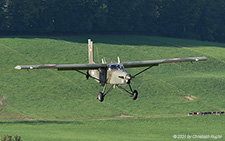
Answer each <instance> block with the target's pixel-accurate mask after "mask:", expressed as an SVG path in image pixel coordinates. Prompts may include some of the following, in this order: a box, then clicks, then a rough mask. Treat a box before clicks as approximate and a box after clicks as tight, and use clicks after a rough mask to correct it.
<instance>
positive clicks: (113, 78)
mask: <svg viewBox="0 0 225 141" xmlns="http://www.w3.org/2000/svg"><path fill="white" fill-rule="evenodd" d="M88 58H89V63H88V64H47V65H18V66H16V67H15V69H17V70H21V69H27V70H29V69H58V71H77V72H79V73H81V74H83V75H85V76H86V79H89V78H92V79H95V80H96V81H97V82H98V83H100V84H101V86H103V90H102V91H101V92H99V93H98V95H97V99H98V100H99V101H100V102H103V101H104V97H105V96H106V95H107V94H108V93H109V92H110V91H111V90H112V89H113V88H115V87H117V88H119V89H122V90H124V91H125V92H127V93H128V94H130V95H131V97H132V99H133V100H136V99H137V97H138V91H137V90H133V89H132V87H131V80H132V79H134V78H135V77H137V76H138V75H140V74H142V73H143V72H145V71H147V70H149V69H150V68H152V67H154V66H158V65H159V64H164V63H174V62H194V61H196V62H197V61H206V60H207V58H206V57H191V58H174V59H164V60H148V61H134V62H120V58H119V57H118V62H117V63H113V62H111V63H106V60H105V58H102V63H95V62H94V47H93V41H92V40H91V39H88ZM135 67H146V68H145V69H143V70H142V71H140V72H138V73H136V74H134V75H131V74H130V73H128V72H127V71H126V70H125V68H135ZM81 70H86V72H83V71H81ZM107 84H111V87H110V88H109V89H108V90H107V91H106V86H107ZM126 84H127V85H128V86H129V89H130V90H127V89H125V88H123V87H121V85H126Z"/></svg>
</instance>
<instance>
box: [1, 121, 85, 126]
mask: <svg viewBox="0 0 225 141" xmlns="http://www.w3.org/2000/svg"><path fill="white" fill-rule="evenodd" d="M1 124H9V125H10V124H28V125H41V124H76V125H81V124H84V122H82V121H44V120H40V121H5V122H4V121H1V122H0V125H1Z"/></svg>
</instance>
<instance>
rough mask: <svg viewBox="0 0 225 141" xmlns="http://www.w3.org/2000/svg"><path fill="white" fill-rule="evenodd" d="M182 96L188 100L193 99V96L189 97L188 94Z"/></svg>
mask: <svg viewBox="0 0 225 141" xmlns="http://www.w3.org/2000/svg"><path fill="white" fill-rule="evenodd" d="M184 98H186V99H188V100H190V101H192V100H193V98H191V97H189V96H184Z"/></svg>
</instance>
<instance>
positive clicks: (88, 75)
mask: <svg viewBox="0 0 225 141" xmlns="http://www.w3.org/2000/svg"><path fill="white" fill-rule="evenodd" d="M73 70H75V71H77V72H79V73H81V74H83V75H85V76H86V78H87V79H88V78H89V77H91V78H93V79H95V80H98V81H100V79H98V78H95V77H93V76H91V75H90V74H89V73H88V72H87V73H84V72H82V71H80V70H77V69H73Z"/></svg>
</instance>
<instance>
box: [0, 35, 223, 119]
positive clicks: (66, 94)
mask: <svg viewBox="0 0 225 141" xmlns="http://www.w3.org/2000/svg"><path fill="white" fill-rule="evenodd" d="M88 38H92V39H93V40H94V46H95V62H100V59H101V58H102V57H106V60H107V62H110V61H111V60H116V57H117V56H120V58H121V61H124V62H126V61H136V60H157V59H167V58H177V57H179V58H183V57H195V56H206V57H208V59H209V60H207V61H205V62H197V63H194V64H191V63H176V64H175V63H173V64H163V65H159V66H158V67H153V68H152V69H151V70H149V71H147V72H145V73H144V74H143V75H140V76H139V77H137V78H135V80H134V81H132V86H133V88H134V89H137V90H138V91H139V98H138V99H137V100H136V101H133V100H132V99H131V98H130V97H129V96H128V95H127V94H126V93H124V92H121V91H120V90H118V89H115V90H113V91H112V92H111V93H109V94H108V95H107V96H106V98H105V101H104V102H103V103H100V102H99V101H98V100H96V96H97V93H98V92H99V91H101V90H102V87H100V86H99V84H98V83H96V82H95V81H94V80H86V78H85V76H82V75H80V74H78V73H76V72H58V71H57V70H31V71H29V72H28V71H26V70H25V71H24V70H22V71H17V70H14V69H13V68H14V67H15V66H16V65H26V64H55V63H58V64H59V63H87V62H88V61H87V60H88V59H87V39H88ZM224 53H225V45H224V44H218V43H210V42H200V41H194V40H182V39H171V38H161V37H149V36H93V37H92V36H91V37H86V36H82V37H33V36H19V37H1V38H0V60H1V61H0V66H1V67H0V74H1V77H0V87H1V88H0V99H1V98H3V96H5V97H7V99H5V100H4V102H5V103H7V104H5V105H0V106H1V108H2V110H1V111H0V119H2V120H6V119H7V120H8V119H36V120H78V119H82V120H83V119H103V118H113V117H116V116H119V115H120V114H125V115H130V116H134V117H159V116H178V115H187V113H188V112H194V111H217V110H218V111H222V110H225V106H224V99H225V95H224V90H225V85H224V84H225V69H224V68H225V67H224V64H225V55H224ZM140 70H141V68H135V69H128V71H129V72H130V73H132V74H135V73H136V72H138V71H140ZM188 95H193V96H196V97H197V98H196V99H194V100H192V101H188V100H187V99H185V98H184V96H188Z"/></svg>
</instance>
